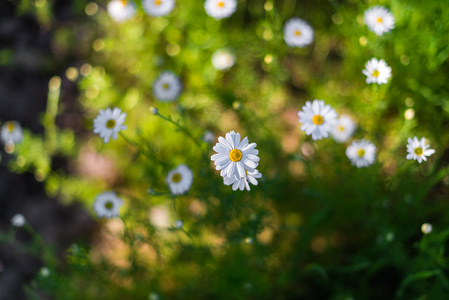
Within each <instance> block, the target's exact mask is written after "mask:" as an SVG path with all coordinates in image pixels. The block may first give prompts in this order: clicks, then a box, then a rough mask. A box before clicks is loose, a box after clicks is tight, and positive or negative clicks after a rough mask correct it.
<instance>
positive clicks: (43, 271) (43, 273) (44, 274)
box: [39, 267, 50, 277]
mask: <svg viewBox="0 0 449 300" xmlns="http://www.w3.org/2000/svg"><path fill="white" fill-rule="evenodd" d="M39 274H40V275H41V276H42V277H48V275H50V270H49V269H48V268H46V267H42V268H41V269H40V270H39Z"/></svg>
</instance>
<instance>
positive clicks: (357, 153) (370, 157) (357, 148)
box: [346, 139, 376, 168]
mask: <svg viewBox="0 0 449 300" xmlns="http://www.w3.org/2000/svg"><path fill="white" fill-rule="evenodd" d="M346 156H347V157H348V158H349V160H350V161H351V164H352V165H353V166H356V167H357V168H362V167H367V166H369V165H372V164H373V163H374V162H375V161H376V146H374V144H373V143H371V142H369V141H367V140H365V139H362V140H359V141H353V142H352V143H351V145H349V146H348V148H346Z"/></svg>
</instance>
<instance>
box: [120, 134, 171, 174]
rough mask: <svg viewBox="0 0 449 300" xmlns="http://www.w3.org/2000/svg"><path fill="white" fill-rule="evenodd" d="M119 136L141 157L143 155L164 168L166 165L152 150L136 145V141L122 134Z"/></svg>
mask: <svg viewBox="0 0 449 300" xmlns="http://www.w3.org/2000/svg"><path fill="white" fill-rule="evenodd" d="M119 135H120V136H121V137H122V138H123V139H124V140H125V141H126V142H127V143H129V144H131V145H133V146H134V147H136V148H137V149H138V150H139V153H142V154H143V155H145V156H146V157H147V158H149V159H152V160H155V161H157V162H158V163H159V164H160V165H162V166H164V167H166V164H165V163H164V162H162V161H161V160H160V159H159V158H158V157H157V156H156V154H155V153H154V150H152V149H150V150H149V149H146V148H144V147H142V146H141V145H140V144H139V143H137V142H136V141H134V140H132V139H130V138H129V137H127V136H126V135H125V134H124V133H123V132H119Z"/></svg>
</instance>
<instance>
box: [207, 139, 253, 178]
mask: <svg viewBox="0 0 449 300" xmlns="http://www.w3.org/2000/svg"><path fill="white" fill-rule="evenodd" d="M256 146H257V144H256V143H251V144H249V143H248V138H247V137H245V138H244V139H243V140H242V141H240V133H235V132H234V131H231V132H228V133H226V139H225V138H223V137H221V136H220V137H219V138H218V143H216V144H215V146H214V147H213V149H214V151H215V152H217V153H218V154H214V155H212V156H211V160H212V161H214V163H215V169H216V170H221V173H220V175H221V176H222V177H231V178H233V177H235V178H236V179H241V178H244V177H246V172H254V171H255V169H256V168H257V166H258V165H259V160H260V158H259V157H258V156H257V155H258V154H259V151H258V150H256V149H255V148H256Z"/></svg>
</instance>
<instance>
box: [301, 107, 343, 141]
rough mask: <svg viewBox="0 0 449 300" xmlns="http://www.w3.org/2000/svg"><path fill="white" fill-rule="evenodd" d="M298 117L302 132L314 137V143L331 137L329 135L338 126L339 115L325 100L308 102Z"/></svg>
mask: <svg viewBox="0 0 449 300" xmlns="http://www.w3.org/2000/svg"><path fill="white" fill-rule="evenodd" d="M298 116H299V122H300V123H302V126H301V130H302V131H305V132H306V134H307V135H312V139H313V140H314V141H316V140H320V139H322V138H327V137H329V133H331V132H332V130H333V128H334V126H335V125H336V124H337V113H336V112H335V110H334V109H333V108H332V107H331V106H330V105H326V104H325V103H324V101H323V100H313V102H311V101H307V102H306V105H304V106H303V107H302V111H300V112H298Z"/></svg>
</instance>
